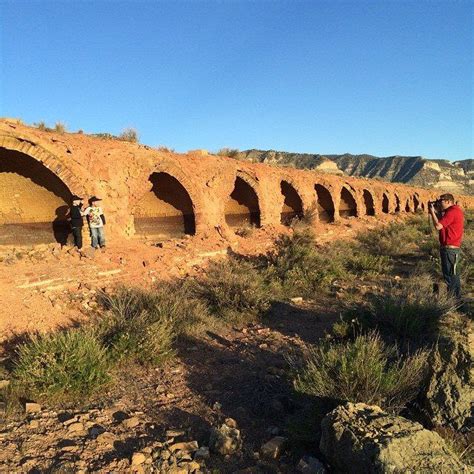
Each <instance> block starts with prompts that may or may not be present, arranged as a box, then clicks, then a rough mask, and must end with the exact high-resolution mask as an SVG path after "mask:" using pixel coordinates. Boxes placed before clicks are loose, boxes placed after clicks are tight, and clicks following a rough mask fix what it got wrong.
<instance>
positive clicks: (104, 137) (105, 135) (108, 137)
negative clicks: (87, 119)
mask: <svg viewBox="0 0 474 474" xmlns="http://www.w3.org/2000/svg"><path fill="white" fill-rule="evenodd" d="M91 135H92V136H93V137H97V138H101V139H102V140H118V139H119V137H117V136H115V135H112V134H111V133H107V132H104V133H92V134H91Z"/></svg>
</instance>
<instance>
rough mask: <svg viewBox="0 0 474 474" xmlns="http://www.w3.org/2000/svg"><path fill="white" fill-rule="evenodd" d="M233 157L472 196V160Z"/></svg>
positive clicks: (269, 153) (279, 154) (268, 153)
mask: <svg viewBox="0 0 474 474" xmlns="http://www.w3.org/2000/svg"><path fill="white" fill-rule="evenodd" d="M234 158H237V159H240V160H248V161H253V162H258V163H269V164H277V165H280V166H291V167H294V168H300V169H314V170H318V171H324V172H327V173H333V174H345V175H348V176H363V177H366V178H378V179H383V180H385V181H390V182H393V183H407V184H412V185H414V186H424V187H432V188H439V189H443V190H446V191H452V192H453V193H465V194H474V160H473V159H469V160H462V161H455V162H450V161H448V160H429V159H426V158H423V157H421V156H388V157H384V158H381V157H377V156H372V155H351V154H350V153H346V154H344V155H320V154H309V153H290V152H285V151H275V150H245V151H241V152H238V153H236V154H234Z"/></svg>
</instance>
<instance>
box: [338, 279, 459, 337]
mask: <svg viewBox="0 0 474 474" xmlns="http://www.w3.org/2000/svg"><path fill="white" fill-rule="evenodd" d="M455 308H456V303H455V302H454V301H453V300H452V299H451V298H449V297H448V296H447V295H443V294H440V295H434V294H433V279H432V278H431V276H430V275H428V274H415V275H413V276H411V277H410V278H407V279H405V280H402V281H401V282H399V283H398V284H395V285H393V286H392V287H391V288H389V289H388V290H387V292H385V293H383V294H378V295H372V297H371V298H369V299H368V301H367V303H366V305H364V306H362V307H358V308H352V309H349V310H348V311H347V312H346V313H345V314H344V317H343V320H344V321H345V322H346V323H350V324H351V325H352V326H353V328H354V332H355V333H358V332H359V331H367V330H372V329H378V330H379V331H380V332H381V333H382V334H385V335H387V336H389V337H392V338H396V339H397V340H398V341H399V342H401V343H405V342H409V341H412V342H416V341H418V342H419V341H423V340H424V341H429V338H430V337H435V335H436V334H437V332H438V327H439V322H440V320H441V318H442V317H444V316H445V315H447V314H448V313H450V312H451V311H453V310H455ZM342 330H343V327H337V328H336V331H338V332H341V331H342Z"/></svg>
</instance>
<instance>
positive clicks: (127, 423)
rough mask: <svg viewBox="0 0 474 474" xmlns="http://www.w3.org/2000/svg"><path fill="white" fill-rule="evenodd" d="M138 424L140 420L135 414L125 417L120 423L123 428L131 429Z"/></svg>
mask: <svg viewBox="0 0 474 474" xmlns="http://www.w3.org/2000/svg"><path fill="white" fill-rule="evenodd" d="M139 424H140V420H139V419H138V418H137V417H136V416H132V417H131V418H126V419H125V420H123V421H122V425H123V426H124V427H125V428H128V429H132V428H135V427H136V426H138V425H139Z"/></svg>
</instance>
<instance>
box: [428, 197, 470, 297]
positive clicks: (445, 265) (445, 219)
mask: <svg viewBox="0 0 474 474" xmlns="http://www.w3.org/2000/svg"><path fill="white" fill-rule="evenodd" d="M429 213H430V215H431V217H432V219H433V225H434V227H435V229H436V230H438V231H439V243H440V256H441V270H442V272H443V278H444V281H445V282H446V284H447V285H448V293H449V294H450V295H452V296H454V297H456V298H457V299H460V298H461V280H460V278H459V268H458V263H459V257H460V255H459V254H460V250H461V242H462V236H463V232H464V214H463V212H462V209H461V208H460V207H459V206H458V205H456V204H455V202H454V196H453V195H452V194H442V195H441V196H440V197H439V199H438V200H436V201H435V202H431V201H430V203H429ZM438 213H439V215H438Z"/></svg>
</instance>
